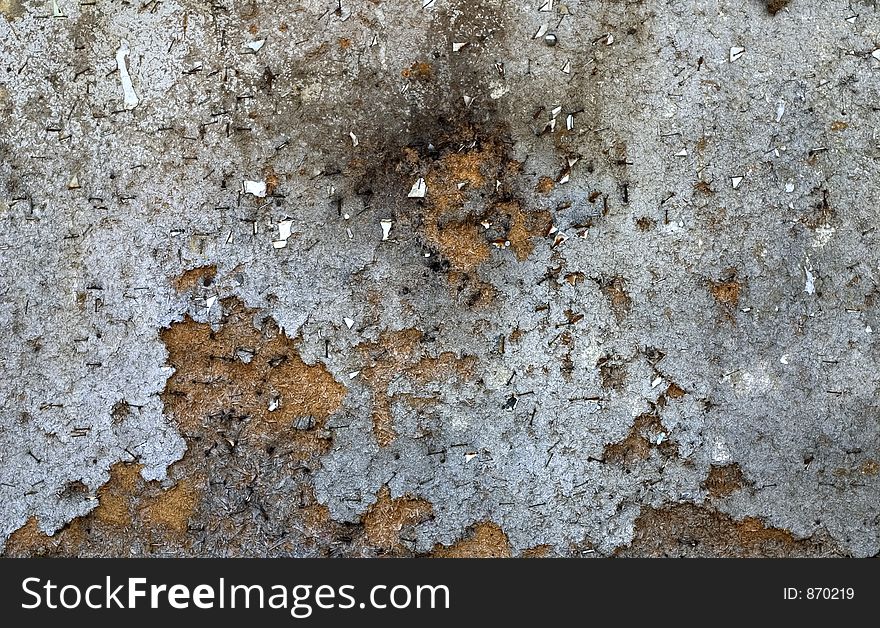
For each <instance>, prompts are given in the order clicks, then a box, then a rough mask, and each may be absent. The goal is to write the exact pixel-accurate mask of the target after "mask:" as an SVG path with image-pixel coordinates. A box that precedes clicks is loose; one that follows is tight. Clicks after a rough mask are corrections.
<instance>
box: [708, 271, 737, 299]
mask: <svg viewBox="0 0 880 628" xmlns="http://www.w3.org/2000/svg"><path fill="white" fill-rule="evenodd" d="M741 289H742V284H741V283H740V282H739V281H738V280H737V271H736V269H735V268H729V269H727V271H725V274H724V277H723V278H722V279H721V280H719V281H710V282H709V292H711V293H712V296H713V297H714V298H715V301H717V302H718V304H719V305H723V306H726V307H729V308H735V307H736V306H737V305H739V297H740V291H741Z"/></svg>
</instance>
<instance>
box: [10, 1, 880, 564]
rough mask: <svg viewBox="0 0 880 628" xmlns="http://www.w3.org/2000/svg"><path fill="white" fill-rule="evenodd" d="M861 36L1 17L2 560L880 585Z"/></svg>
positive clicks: (875, 79) (739, 26) (535, 6)
mask: <svg viewBox="0 0 880 628" xmlns="http://www.w3.org/2000/svg"><path fill="white" fill-rule="evenodd" d="M878 32H880V12H878V10H877V6H876V4H875V3H874V2H873V0H853V2H851V3H849V4H846V3H841V2H823V1H821V0H791V1H790V2H774V1H765V0H735V1H734V0H694V1H693V2H679V1H676V0H568V2H565V3H563V2H550V1H547V0H534V1H528V2H525V1H524V2H513V1H511V0H433V1H425V0H398V1H394V2H391V1H385V0H341V1H339V2H337V0H304V1H302V2H295V3H291V2H280V1H276V0H266V1H262V2H255V1H254V2H252V1H245V2H241V1H235V0H217V1H212V2H210V3H207V2H200V1H198V0H164V1H162V2H158V1H153V0H146V1H145V2H137V3H130V4H129V3H111V2H109V1H106V0H98V1H97V2H95V3H91V2H89V3H80V2H73V1H71V0H55V1H52V2H42V1H40V0H0V155H2V159H0V263H2V266H0V267H2V275H0V329H2V330H3V331H2V333H0V352H2V355H3V361H2V368H0V435H2V436H0V438H2V441H0V442H2V447H0V543H2V544H3V547H4V548H5V550H4V551H5V553H6V554H8V555H16V556H18V555H53V556H55V555H80V556H87V555H88V556H92V555H124V556H127V555H157V556H159V555H218V556H225V555H256V556H268V555H294V556H339V555H345V556H376V555H391V556H409V555H433V556H535V557H540V556H568V555H577V556H579V555H584V556H587V555H589V556H611V555H637V556H644V555H648V556H664V555H674V556H679V555H713V556H716V555H721V556H757V555H774V556H776V555H782V556H801V555H853V556H871V555H875V554H877V553H878V550H880V500H878V498H877V495H878V494H880V419H878V416H880V405H878V402H877V389H878V385H880V368H878V366H880V358H878V352H877V350H876V346H875V342H874V336H875V335H876V333H875V330H878V329H880V321H878V284H880V259H878V258H880V255H878V251H880V247H878V242H877V238H878V231H877V220H878V213H877V203H878V200H880V185H878V181H880V137H878V134H877V131H876V129H877V128H878V123H880V106H878V103H880V50H878V46H880V40H878V39H877V33H878ZM545 34H554V35H555V36H556V38H557V43H556V45H554V46H550V45H547V44H546V43H545V41H544V35H545Z"/></svg>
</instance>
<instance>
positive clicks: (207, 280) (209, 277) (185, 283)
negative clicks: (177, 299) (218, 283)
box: [174, 264, 217, 293]
mask: <svg viewBox="0 0 880 628" xmlns="http://www.w3.org/2000/svg"><path fill="white" fill-rule="evenodd" d="M216 276H217V266H216V264H210V265H208V266H198V267H196V268H190V269H189V270H187V271H184V272H183V274H181V275H180V276H179V277H178V278H177V279H175V280H174V289H175V290H177V292H178V293H182V292H186V291H187V290H192V289H193V288H195V287H196V286H209V285H211V282H213V281H214V278H215V277H216Z"/></svg>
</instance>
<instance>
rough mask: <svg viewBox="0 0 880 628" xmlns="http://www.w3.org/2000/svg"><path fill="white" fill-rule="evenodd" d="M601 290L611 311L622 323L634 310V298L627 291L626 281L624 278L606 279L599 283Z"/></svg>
mask: <svg viewBox="0 0 880 628" xmlns="http://www.w3.org/2000/svg"><path fill="white" fill-rule="evenodd" d="M599 289H600V290H601V291H602V294H604V295H605V297H606V298H607V299H608V303H609V305H610V306H611V311H612V312H614V317H615V318H616V319H617V321H618V322H620V321H622V320H623V319H624V318H625V317H626V315H627V314H629V312H630V310H632V298H631V297H630V296H629V293H627V291H626V280H625V279H624V278H623V277H618V276H614V277H604V278H602V280H601V281H600V282H599Z"/></svg>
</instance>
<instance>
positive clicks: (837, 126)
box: [831, 120, 849, 131]
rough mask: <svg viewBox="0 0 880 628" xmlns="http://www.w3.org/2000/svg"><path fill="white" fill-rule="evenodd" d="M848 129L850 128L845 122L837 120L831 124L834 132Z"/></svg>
mask: <svg viewBox="0 0 880 628" xmlns="http://www.w3.org/2000/svg"><path fill="white" fill-rule="evenodd" d="M847 128H849V124H848V123H846V122H844V121H843V120H835V121H834V122H832V123H831V130H832V131H845V130H846V129H847Z"/></svg>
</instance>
